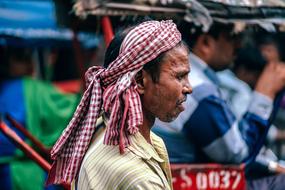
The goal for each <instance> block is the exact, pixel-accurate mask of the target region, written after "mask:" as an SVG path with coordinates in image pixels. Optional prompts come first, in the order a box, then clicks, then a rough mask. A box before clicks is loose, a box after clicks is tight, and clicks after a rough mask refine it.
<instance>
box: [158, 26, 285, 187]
mask: <svg viewBox="0 0 285 190" xmlns="http://www.w3.org/2000/svg"><path fill="white" fill-rule="evenodd" d="M181 26H182V27H181V29H180V30H181V33H182V35H183V37H184V40H185V41H186V42H190V41H191V43H188V45H189V46H190V48H191V50H192V52H191V53H190V63H191V65H192V68H191V75H189V79H190V80H191V81H192V85H193V93H192V94H191V95H188V97H187V101H186V103H185V106H186V110H185V111H184V112H182V113H181V115H180V116H179V117H178V118H177V119H176V120H175V121H173V122H171V123H165V122H162V121H157V122H156V123H155V125H156V126H157V128H156V129H157V130H155V132H157V133H158V134H159V135H161V136H162V137H163V138H164V140H165V142H166V146H167V148H168V151H169V155H170V159H172V161H173V160H176V161H178V162H183V163H207V162H217V163H224V164H229V163H231V164H240V163H251V162H252V161H254V160H255V157H256V155H257V154H258V153H259V151H260V148H261V147H262V145H263V143H264V137H265V136H266V133H267V131H268V127H269V121H270V117H271V113H272V111H273V110H275V109H277V108H276V107H274V106H273V102H274V100H275V98H276V95H277V93H278V92H279V91H280V90H281V89H282V88H284V86H285V66H284V65H281V64H269V65H268V66H267V67H266V69H265V70H264V72H263V73H262V75H261V77H260V78H259V80H258V82H257V85H256V87H255V89H254V92H253V95H252V100H251V104H250V105H249V106H248V109H247V112H246V113H245V114H244V115H243V117H242V118H237V117H236V116H235V114H234V113H233V111H232V110H231V108H230V107H229V106H228V104H227V103H226V100H225V99H224V98H223V96H222V94H221V91H220V88H219V84H220V81H219V79H218V77H217V75H216V72H217V71H221V70H224V69H226V68H228V67H229V66H230V65H231V64H232V62H233V59H234V56H235V48H236V43H235V42H236V41H235V36H234V33H233V25H232V24H223V23H214V24H213V25H212V27H211V28H210V29H209V31H208V32H203V31H202V30H201V29H200V28H192V27H191V26H189V25H188V26H187V23H184V24H182V25H181ZM188 105H192V106H188ZM193 105H194V106H193ZM177 137H179V140H177ZM283 179H284V176H283V175H279V176H277V177H276V176H274V177H273V178H266V179H263V180H259V181H258V182H257V181H254V180H252V181H248V189H255V188H256V186H258V187H259V188H260V187H265V189H274V188H275V189H278V187H279V189H280V187H284V180H283ZM260 183H262V185H260ZM282 184H283V185H282Z"/></svg>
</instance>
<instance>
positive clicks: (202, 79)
mask: <svg viewBox="0 0 285 190" xmlns="http://www.w3.org/2000/svg"><path fill="white" fill-rule="evenodd" d="M281 44H282V43H279V41H278V40H276V39H275V36H274V35H273V34H267V33H265V32H264V31H258V32H256V33H254V34H253V33H246V31H244V32H243V33H237V32H236V31H235V25H234V24H225V23H219V22H214V23H213V24H212V26H211V27H210V29H209V30H208V31H204V30H202V28H201V27H199V26H195V25H194V24H191V23H184V22H183V23H179V24H178V25H176V24H175V23H174V22H173V21H154V20H150V21H145V22H142V23H138V24H136V25H134V26H128V27H126V28H123V29H122V30H120V31H119V32H117V33H116V35H115V37H114V38H113V40H112V41H111V43H110V45H109V46H108V48H107V50H106V53H105V60H104V67H103V66H102V67H101V66H92V67H90V68H89V69H88V71H87V72H86V74H85V77H86V91H85V92H84V93H83V94H82V98H81V101H80V102H79V104H78V106H77V108H76V110H75V112H74V114H73V117H72V119H71V120H70V117H71V114H72V113H73V111H74V110H72V108H74V107H75V105H77V103H78V101H77V99H76V97H73V96H71V95H69V96H71V97H68V99H66V98H67V97H66V95H63V97H65V98H64V100H62V101H67V102H65V103H66V104H65V105H66V107H69V108H70V109H69V110H72V113H71V112H70V111H69V112H68V113H67V112H66V114H65V115H64V116H63V117H64V121H66V120H70V122H69V124H68V125H67V127H66V128H65V124H66V123H67V122H64V123H65V124H62V123H63V122H62V123H61V124H60V129H61V131H62V130H63V128H65V129H64V130H63V132H62V134H61V136H60V135H59V133H56V134H55V135H54V136H53V137H56V139H57V138H58V140H57V142H56V143H55V139H54V140H53V143H55V144H54V146H53V148H52V150H51V158H52V160H53V164H52V168H51V170H50V171H49V175H48V179H47V184H64V185H67V186H71V187H72V188H73V189H110V190H111V189H172V188H173V187H172V181H171V170H170V164H172V163H173V164H176V163H187V164H193V163H195V164H197V163H199V164H203V163H220V164H242V163H244V164H245V166H246V167H245V172H246V180H247V183H246V186H247V189H261V190H262V189H276V190H278V189H280V190H281V189H283V188H284V187H285V165H284V162H282V159H284V157H282V155H276V154H275V153H274V151H272V150H271V147H269V146H268V144H273V143H274V142H276V141H284V140H285V130H284V126H282V122H280V123H278V122H275V121H276V117H278V111H279V110H280V109H281V110H282V109H285V107H284V105H283V104H284V101H285V98H284V97H285V96H284V93H283V92H284V88H285V64H284V63H283V61H284V60H283V59H284V57H283V56H284V55H283V54H284V53H283V50H282V47H281ZM102 65H103V64H102ZM4 84H5V83H4V80H3V81H1V85H2V86H3V85H4ZM2 86H1V87H2ZM6 92H7V91H6V89H5V91H4V90H3V88H1V89H0V93H2V94H4V93H6ZM58 96H61V95H58ZM0 98H1V94H0ZM0 100H1V99H0ZM51 101H53V100H51ZM68 101H69V102H68ZM61 106H62V104H61ZM58 109H59V110H58V111H60V110H61V109H64V108H58ZM1 112H3V113H5V112H7V111H5V110H4V111H3V110H1ZM55 112H57V111H55ZM22 115H23V114H22ZM55 115H56V114H55ZM39 117H42V116H39ZM48 117H49V116H47V115H46V118H47V119H46V120H49V119H48ZM283 117H284V116H283ZM279 119H280V118H279ZM46 120H45V121H46ZM99 120H100V121H103V125H102V123H100V127H99V125H98V121H99ZM46 122H47V121H46ZM96 123H97V124H96ZM52 124H55V123H54V122H52ZM39 125H40V124H39ZM102 126H103V127H102ZM98 129H100V130H98ZM47 133H53V131H48V132H47ZM49 135H50V134H49ZM39 138H40V137H39ZM0 166H1V168H0V172H1V170H2V171H4V170H3V168H4V167H8V165H3V164H2V165H1V164H0ZM0 174H1V175H4V174H3V172H2V173H0Z"/></svg>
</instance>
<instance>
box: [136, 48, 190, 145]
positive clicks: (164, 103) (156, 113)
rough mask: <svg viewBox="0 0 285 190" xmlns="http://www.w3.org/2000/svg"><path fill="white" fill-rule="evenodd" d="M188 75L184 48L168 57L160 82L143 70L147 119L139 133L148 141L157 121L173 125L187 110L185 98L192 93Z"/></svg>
mask: <svg viewBox="0 0 285 190" xmlns="http://www.w3.org/2000/svg"><path fill="white" fill-rule="evenodd" d="M189 72H190V66H189V62H188V51H187V49H186V48H185V47H184V46H178V47H175V48H173V49H172V50H169V51H168V52H167V53H166V55H165V57H164V58H163V60H162V63H161V66H160V75H159V80H158V81H157V82H154V81H153V80H152V78H151V76H150V75H149V74H148V73H147V72H146V71H144V70H143V73H142V74H143V86H140V85H139V87H138V89H139V93H140V94H141V101H142V110H143V117H144V121H143V126H142V127H141V130H140V132H141V133H142V134H143V136H145V138H146V139H147V140H148V139H149V138H148V136H149V134H148V133H149V130H150V128H151V126H152V125H153V123H154V120H155V117H157V118H159V119H160V120H161V121H164V122H170V121H173V120H174V119H175V118H177V116H178V115H179V114H180V113H181V112H182V111H183V110H184V109H185V108H184V107H183V105H182V103H183V102H185V101H186V95H187V94H190V93H191V92H192V87H191V85H190V83H189V80H188V74H189Z"/></svg>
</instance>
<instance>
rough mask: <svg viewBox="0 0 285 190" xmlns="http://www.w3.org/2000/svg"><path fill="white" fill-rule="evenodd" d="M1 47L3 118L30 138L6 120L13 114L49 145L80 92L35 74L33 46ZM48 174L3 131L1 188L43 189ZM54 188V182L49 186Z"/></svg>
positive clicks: (0, 155)
mask: <svg viewBox="0 0 285 190" xmlns="http://www.w3.org/2000/svg"><path fill="white" fill-rule="evenodd" d="M0 49H1V50H0V51H1V53H0V60H1V61H2V63H1V64H0V67H1V68H0V78H1V80H0V105H1V106H0V115H1V117H2V118H1V119H3V120H4V122H5V123H6V124H7V125H8V126H9V127H10V128H11V129H13V130H15V132H17V133H18V135H19V136H20V137H21V138H23V139H24V140H27V139H26V137H25V136H23V134H22V133H20V132H19V131H17V130H16V129H15V127H13V125H12V124H11V123H10V122H9V120H7V118H6V115H9V116H11V117H12V118H13V119H15V120H16V121H17V122H18V123H19V124H21V125H22V126H23V127H24V128H25V129H26V130H27V131H29V132H30V133H31V134H32V135H33V136H34V137H35V138H37V139H38V140H39V141H40V142H41V143H42V144H43V145H44V146H46V148H47V149H49V148H50V147H52V146H53V144H54V143H55V141H56V139H57V138H58V137H59V135H60V134H61V132H62V130H63V129H64V127H65V126H66V125H67V123H68V121H69V119H70V118H71V116H72V113H73V112H74V110H75V107H76V105H77V103H78V95H75V94H66V93H62V92H61V91H60V90H59V89H57V88H56V87H55V86H54V85H52V84H50V83H46V82H43V81H39V80H36V79H34V78H33V76H34V73H35V69H34V68H35V62H34V59H33V52H34V50H33V49H30V48H20V47H1V48H0ZM33 148H35V149H36V148H37V147H33ZM46 159H48V158H46ZM46 175H47V174H46V172H44V171H43V170H42V169H41V168H40V166H38V165H37V164H36V163H34V162H33V161H32V160H30V159H29V158H27V157H26V156H24V155H23V153H22V152H21V151H20V150H18V149H17V148H16V147H15V146H14V145H13V144H12V143H11V140H10V139H7V138H6V137H5V136H4V135H3V134H2V133H1V132H0V184H1V189H5V190H13V189H15V190H22V189H23V190H26V189H31V190H33V189H44V181H45V178H46ZM55 188H56V187H55V186H52V187H50V188H49V189H55Z"/></svg>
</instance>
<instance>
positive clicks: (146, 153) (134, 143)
mask: <svg viewBox="0 0 285 190" xmlns="http://www.w3.org/2000/svg"><path fill="white" fill-rule="evenodd" d="M151 133H152V132H151ZM130 141H131V145H130V146H128V147H127V149H129V150H130V151H132V152H133V153H134V154H136V155H137V156H139V157H141V158H143V159H145V160H150V159H151V158H153V159H155V160H156V161H157V162H160V163H162V162H165V160H164V159H162V158H161V157H160V156H159V153H158V152H157V151H158V150H159V147H156V146H157V144H156V142H157V141H156V140H155V137H154V136H153V135H152V134H151V141H152V145H151V144H149V143H148V142H147V141H146V140H145V138H144V137H143V136H142V135H141V134H140V132H137V133H136V134H135V135H131V136H130Z"/></svg>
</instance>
